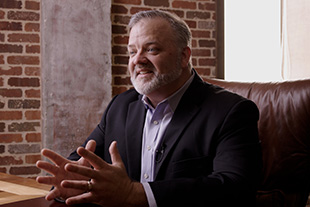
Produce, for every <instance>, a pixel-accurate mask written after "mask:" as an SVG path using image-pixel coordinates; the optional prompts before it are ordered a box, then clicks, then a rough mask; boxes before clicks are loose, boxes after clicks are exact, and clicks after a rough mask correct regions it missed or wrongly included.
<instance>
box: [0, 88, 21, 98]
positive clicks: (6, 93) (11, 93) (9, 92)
mask: <svg viewBox="0 0 310 207" xmlns="http://www.w3.org/2000/svg"><path fill="white" fill-rule="evenodd" d="M22 95H23V91H22V90H21V89H6V88H3V89H0V96H3V97H16V98H17V97H22Z"/></svg>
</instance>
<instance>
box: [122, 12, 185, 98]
mask: <svg viewBox="0 0 310 207" xmlns="http://www.w3.org/2000/svg"><path fill="white" fill-rule="evenodd" d="M128 52H129V65H128V69H129V72H130V75H131V81H132V84H133V85H134V87H135V89H136V90H137V91H138V92H139V93H141V94H145V95H148V94H150V93H153V92H156V91H158V90H165V88H167V87H173V81H175V80H176V79H178V78H179V77H180V75H181V73H182V68H181V52H180V51H179V50H178V48H177V47H176V41H175V35H174V34H173V31H172V29H171V27H170V25H169V23H168V22H167V21H166V20H163V19H162V18H155V19H143V20H141V21H139V22H138V23H137V24H136V25H135V26H133V27H132V29H131V31H130V35H129V43H128Z"/></svg>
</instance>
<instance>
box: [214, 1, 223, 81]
mask: <svg viewBox="0 0 310 207" xmlns="http://www.w3.org/2000/svg"><path fill="white" fill-rule="evenodd" d="M224 43H225V42H224V0H217V1H216V78H219V79H224V77H225V74H224V71H225V70H224V65H225V64H224V61H225V56H224V55H225V52H224V45H225V44H224Z"/></svg>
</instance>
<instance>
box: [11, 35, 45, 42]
mask: <svg viewBox="0 0 310 207" xmlns="http://www.w3.org/2000/svg"><path fill="white" fill-rule="evenodd" d="M8 41H9V42H30V43H40V36H39V35H38V34H20V33H18V34H9V35H8Z"/></svg>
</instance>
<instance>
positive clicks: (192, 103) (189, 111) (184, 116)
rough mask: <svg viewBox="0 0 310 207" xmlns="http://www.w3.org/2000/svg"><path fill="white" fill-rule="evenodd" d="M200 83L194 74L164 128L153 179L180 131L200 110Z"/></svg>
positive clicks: (178, 136)
mask: <svg viewBox="0 0 310 207" xmlns="http://www.w3.org/2000/svg"><path fill="white" fill-rule="evenodd" d="M201 83H202V80H201V79H200V77H199V76H198V75H197V74H195V78H194V80H193V82H192V83H191V85H190V86H189V88H188V89H187V91H186V92H185V93H184V95H183V97H182V99H181V100H180V103H179V105H178V107H177V109H176V111H175V113H174V115H173V118H172V120H171V122H170V123H169V125H168V127H167V129H166V132H165V135H164V137H163V138H162V140H161V144H160V146H159V147H158V149H159V152H158V153H160V155H159V156H158V157H160V158H159V159H158V160H157V162H156V165H155V179H156V177H157V175H158V172H159V171H160V168H161V166H162V164H163V163H164V161H165V159H166V157H167V155H168V154H169V152H170V151H171V149H172V148H173V146H174V145H175V143H176V141H177V140H178V139H179V138H180V137H181V134H182V132H183V131H184V130H185V128H186V127H187V125H188V124H189V123H190V122H191V121H192V120H193V119H194V117H195V116H196V114H197V113H198V112H199V110H200V105H201V101H202V96H200V95H199V94H197V93H200V92H199V91H200V90H199V89H198V88H199V87H201V85H203V84H201ZM162 149H164V150H162Z"/></svg>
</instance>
